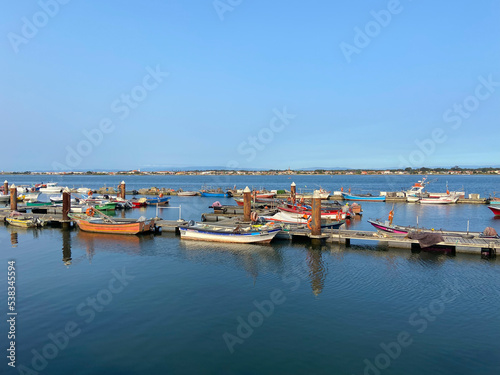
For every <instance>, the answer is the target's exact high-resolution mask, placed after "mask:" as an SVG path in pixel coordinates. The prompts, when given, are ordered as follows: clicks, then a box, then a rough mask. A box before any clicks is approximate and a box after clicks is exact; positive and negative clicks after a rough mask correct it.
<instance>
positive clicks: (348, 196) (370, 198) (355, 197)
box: [341, 192, 385, 202]
mask: <svg viewBox="0 0 500 375" xmlns="http://www.w3.org/2000/svg"><path fill="white" fill-rule="evenodd" d="M341 194H342V197H344V199H345V200H348V201H373V202H385V196H382V195H379V196H374V195H371V194H360V195H351V194H348V193H344V192H342V193H341Z"/></svg>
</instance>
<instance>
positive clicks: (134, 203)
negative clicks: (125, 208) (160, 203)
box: [130, 197, 147, 208]
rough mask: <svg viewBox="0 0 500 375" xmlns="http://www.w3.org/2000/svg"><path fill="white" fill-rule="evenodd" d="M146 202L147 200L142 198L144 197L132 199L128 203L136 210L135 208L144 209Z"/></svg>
mask: <svg viewBox="0 0 500 375" xmlns="http://www.w3.org/2000/svg"><path fill="white" fill-rule="evenodd" d="M146 201H147V198H144V197H142V198H139V199H137V198H132V199H131V200H130V203H132V207H133V208H136V207H144V206H146V205H147V203H146Z"/></svg>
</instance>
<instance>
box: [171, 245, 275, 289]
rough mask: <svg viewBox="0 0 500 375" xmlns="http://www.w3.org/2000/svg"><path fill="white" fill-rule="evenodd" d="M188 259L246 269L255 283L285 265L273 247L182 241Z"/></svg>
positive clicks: (183, 253) (182, 248)
mask: <svg viewBox="0 0 500 375" xmlns="http://www.w3.org/2000/svg"><path fill="white" fill-rule="evenodd" d="M179 247H180V250H181V253H182V255H183V256H184V257H186V259H189V260H192V261H196V262H201V263H206V264H224V265H227V264H233V265H235V266H236V267H239V268H242V269H244V270H245V271H246V272H247V273H248V275H250V276H251V277H252V278H253V279H254V282H255V281H256V279H257V276H259V274H261V273H262V272H265V271H271V272H276V270H278V269H280V268H281V267H282V264H283V257H282V254H281V251H280V250H277V249H275V248H274V247H273V246H271V245H248V244H226V243H209V242H197V241H185V240H183V241H180V242H179Z"/></svg>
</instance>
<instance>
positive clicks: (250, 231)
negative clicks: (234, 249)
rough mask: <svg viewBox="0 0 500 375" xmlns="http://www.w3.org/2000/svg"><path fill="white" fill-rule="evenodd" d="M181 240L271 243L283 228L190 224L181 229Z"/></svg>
mask: <svg viewBox="0 0 500 375" xmlns="http://www.w3.org/2000/svg"><path fill="white" fill-rule="evenodd" d="M179 230H180V233H181V239H183V240H196V241H210V242H230V243H269V242H271V240H272V239H273V238H274V237H275V236H276V235H277V234H278V232H279V231H280V230H281V228H273V227H269V226H262V227H259V228H254V227H251V226H250V225H245V226H243V225H242V226H240V225H236V226H221V225H212V224H205V223H196V224H195V223H193V222H190V224H189V225H187V226H181V227H179Z"/></svg>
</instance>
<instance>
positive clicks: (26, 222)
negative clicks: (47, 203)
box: [5, 217, 38, 228]
mask: <svg viewBox="0 0 500 375" xmlns="http://www.w3.org/2000/svg"><path fill="white" fill-rule="evenodd" d="M5 220H7V223H9V224H10V225H13V226H15V227H22V228H33V227H36V226H37V225H38V224H37V223H36V222H35V221H34V220H33V219H16V218H13V217H7V218H6V219H5Z"/></svg>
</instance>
